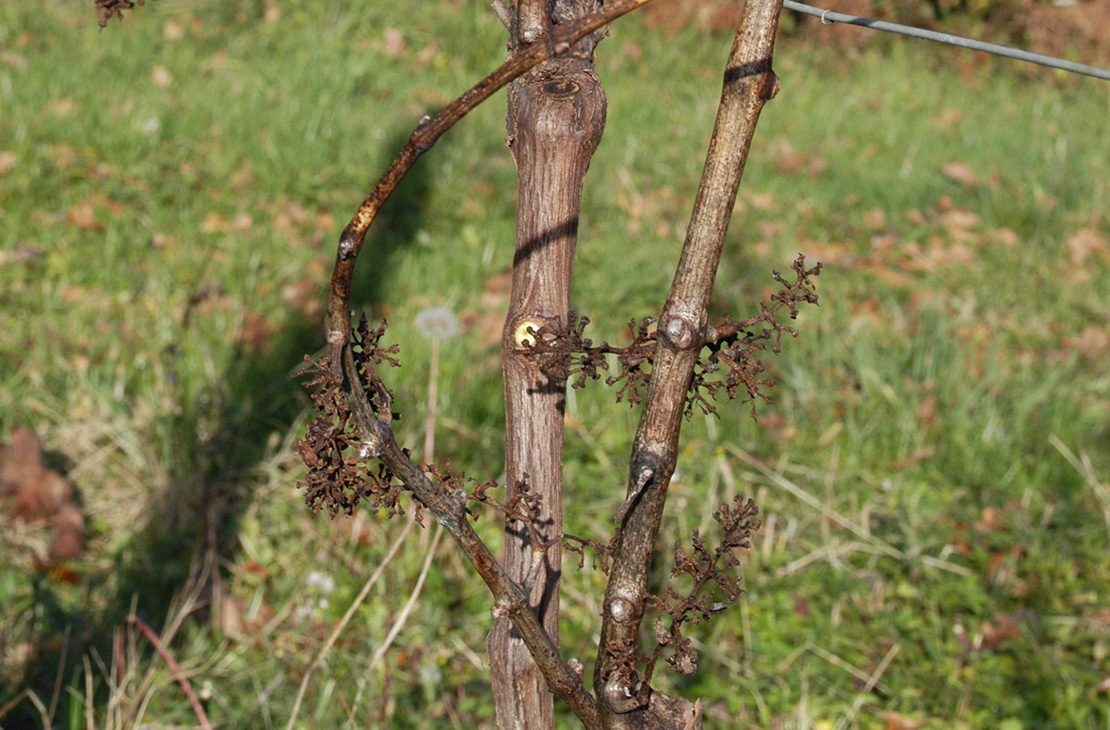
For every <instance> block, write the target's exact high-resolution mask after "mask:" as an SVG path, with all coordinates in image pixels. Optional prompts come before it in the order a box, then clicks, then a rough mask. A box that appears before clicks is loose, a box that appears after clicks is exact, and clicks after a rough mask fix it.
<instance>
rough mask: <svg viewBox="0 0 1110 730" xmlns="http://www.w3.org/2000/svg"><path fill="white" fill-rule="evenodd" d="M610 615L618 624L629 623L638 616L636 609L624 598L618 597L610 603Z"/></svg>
mask: <svg viewBox="0 0 1110 730" xmlns="http://www.w3.org/2000/svg"><path fill="white" fill-rule="evenodd" d="M609 615H610V616H612V617H613V620H614V621H616V622H617V623H620V624H623V623H627V622H628V621H631V620H632V619H633V618H634V617H635V616H636V607H635V606H633V605H632V601H630V600H628V599H627V598H625V597H624V596H617V597H616V598H614V599H613V600H612V601H611V602H610V603H609Z"/></svg>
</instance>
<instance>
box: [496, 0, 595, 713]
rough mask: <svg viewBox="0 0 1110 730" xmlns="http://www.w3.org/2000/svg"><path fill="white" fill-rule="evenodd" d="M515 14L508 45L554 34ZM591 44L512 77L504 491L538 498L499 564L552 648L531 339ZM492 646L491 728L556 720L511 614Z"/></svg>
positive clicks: (553, 522) (545, 302) (548, 407)
mask: <svg viewBox="0 0 1110 730" xmlns="http://www.w3.org/2000/svg"><path fill="white" fill-rule="evenodd" d="M566 6H567V7H564V8H556V19H557V20H558V19H560V17H559V12H558V11H560V10H561V11H562V12H563V13H565V14H566V18H567V19H568V20H570V19H573V17H575V15H576V14H585V13H586V12H589V11H591V10H593V9H594V7H595V3H594V2H593V0H585V1H583V2H578V3H566ZM516 10H517V14H516V17H515V20H516V23H515V27H514V29H513V30H514V45H515V46H516V47H518V48H519V47H523V46H527V45H529V44H531V43H539V42H542V40H543V38H544V37H545V36H547V35H548V34H549V32H550V30H551V26H550V20H548V18H549V17H550V13H551V10H549V8H548V5H547V2H546V0H544V1H543V2H534V1H533V0H520V3H519V4H518V6H517V8H516ZM545 21H546V22H545ZM593 46H594V41H593V39H591V38H586V39H584V40H583V41H582V42H580V43H579V44H578V45H577V46H576V47H575V48H573V49H571V51H570V53H568V54H567V55H566V56H564V57H562V58H559V59H554V60H550V61H545V62H543V63H541V64H540V65H538V66H536V67H535V68H533V69H532V70H531V71H529V72H528V73H527V74H525V75H523V76H521V77H520V78H518V79H517V80H516V81H514V82H513V84H512V85H511V86H510V87H509V112H508V119H507V128H508V139H507V142H508V145H509V148H510V149H511V151H512V154H513V159H514V161H515V162H516V166H517V174H518V181H519V188H518V190H519V202H518V211H517V241H516V255H515V257H514V260H513V286H512V293H511V298H510V304H509V312H508V316H507V318H506V320H505V329H504V333H503V337H502V347H501V351H502V362H503V365H502V369H503V374H504V389H505V417H506V434H505V481H506V490H507V498H508V499H512V497H513V495H514V494H515V493H516V491H517V490H518V489H519V488H520V487H521V485H524V484H526V485H527V488H528V490H529V492H530V493H531V494H533V495H536V496H538V497H539V499H540V510H539V516H538V519H537V520H536V521H535V523H534V526H535V527H537V528H538V530H536V531H534V532H537V533H538V537H539V539H540V541H541V544H539V545H535V544H532V536H530V534H529V532H528V531H526V530H524V529H523V527H522V526H521V525H519V524H507V525H506V531H505V569H506V571H507V572H508V574H509V575H510V576H511V577H512V578H513V579H514V580H516V581H518V582H519V583H521V584H522V585H523V584H527V583H528V582H529V581H531V582H530V588H531V593H530V596H529V601H530V605H531V606H532V608H533V610H534V611H535V612H536V613H537V615H538V616H539V617H540V620H541V623H542V625H543V626H544V628H545V629H546V630H547V633H548V635H549V636H550V637H551V638H552V640H553V641H554V643H555V644H556V645H558V631H559V625H558V620H559V574H560V564H561V538H562V530H563V514H562V454H563V412H564V406H565V394H566V382H565V381H564V380H561V379H555V378H551V377H549V376H548V375H547V374H546V373H544V372H542V370H541V369H540V367H539V365H538V364H537V362H536V361H535V358H533V357H531V356H530V355H529V352H528V347H527V345H528V344H529V343H530V341H531V340H534V339H535V336H534V333H535V332H537V331H539V330H540V329H541V328H543V327H544V326H545V325H546V326H547V327H548V328H550V329H551V330H558V329H560V328H561V327H562V326H564V325H565V324H566V322H567V314H568V309H569V302H570V285H571V275H572V271H573V266H574V252H575V245H576V243H577V237H578V214H579V208H580V203H581V197H582V183H583V180H584V179H585V175H586V171H587V169H588V168H589V164H590V158H591V156H592V155H593V152H594V150H595V149H596V148H597V144H598V142H599V141H600V139H601V133H602V130H603V128H604V124H605V95H604V92H603V91H602V88H601V83H600V81H599V80H598V78H597V76H596V75H595V74H594V72H593V67H592V63H591V56H592V50H593ZM530 333H531V334H530ZM535 561H542V564H540V565H537V564H536V562H535ZM530 576H532V577H530ZM489 651H490V677H491V681H492V684H493V694H494V701H495V703H496V706H497V723H498V727H500V728H502V729H503V730H506V729H508V728H514V729H517V728H530V729H537V730H538V729H541V728H543V729H546V728H550V727H552V724H553V717H552V716H553V708H552V698H551V693H550V692H549V691H548V688H547V684H546V682H545V681H544V678H543V676H542V674H541V673H540V670H539V668H538V667H537V666H536V663H535V661H534V660H533V658H532V655H531V654H530V652H529V650H528V647H527V646H526V645H525V644H524V642H523V640H522V639H521V637H520V636H519V635H517V633H516V632H515V631H514V630H513V629H512V627H511V625H510V624H509V622H508V620H507V619H498V620H497V621H495V623H494V627H493V630H492V631H491V633H490V637H489Z"/></svg>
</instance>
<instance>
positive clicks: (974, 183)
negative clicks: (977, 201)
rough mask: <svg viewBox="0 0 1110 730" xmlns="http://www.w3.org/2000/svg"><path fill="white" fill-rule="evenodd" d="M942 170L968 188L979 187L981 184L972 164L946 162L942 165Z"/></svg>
mask: <svg viewBox="0 0 1110 730" xmlns="http://www.w3.org/2000/svg"><path fill="white" fill-rule="evenodd" d="M940 172H941V174H942V175H944V176H945V177H946V178H948V179H949V180H951V181H952V182H954V183H956V184H958V185H963V186H964V187H966V188H977V187H979V185H980V184H981V183H980V182H979V178H978V177H977V176H976V175H975V172H974V171H973V170H972V169H971V166H970V165H968V164H967V163H965V162H946V163H944V164H943V165H941V167H940Z"/></svg>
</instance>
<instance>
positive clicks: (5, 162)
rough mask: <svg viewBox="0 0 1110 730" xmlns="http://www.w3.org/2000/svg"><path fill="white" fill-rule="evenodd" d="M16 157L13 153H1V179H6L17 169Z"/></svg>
mask: <svg viewBox="0 0 1110 730" xmlns="http://www.w3.org/2000/svg"><path fill="white" fill-rule="evenodd" d="M15 163H16V156H15V153H13V152H0V177H4V176H5V175H7V174H8V173H9V172H11V171H12V169H13V168H14V167H15Z"/></svg>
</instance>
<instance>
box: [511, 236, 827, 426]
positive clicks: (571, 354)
mask: <svg viewBox="0 0 1110 730" xmlns="http://www.w3.org/2000/svg"><path fill="white" fill-rule="evenodd" d="M792 269H793V270H794V274H795V279H794V281H793V282H790V281H787V280H786V279H785V278H784V277H783V276H782V275H781V274H780V273H779V272H778V271H774V272H772V276H773V278H774V280H775V281H777V282H778V283H779V284H781V285H782V289H781V290H780V291H778V292H776V293H774V294H772V295H771V302H770V303H769V304H768V303H767V302H761V303H760V313H759V314H757V315H755V316H754V317H749V318H748V319H745V320H741V321H738V322H734V321H732V320H731V319H728V318H726V319H725V322H724V323H722V324H720V325H716V326H711V327H709V328H707V331H706V333H705V342H704V345H705V347H704V351H703V356H702V359H701V360H699V362H698V364H697V367H695V369H694V375H693V378H692V380H691V382H690V388H689V393H688V395H687V402H686V418H687V420H689V419H690V417H691V416H692V415H693V412H694V408H695V407H697V408H700V409H701V410H702V411H703V412H704V413H706V414H710V413H716V412H717V409H716V407H715V406H714V405H713V404H712V403H711V402H710V399H712V398H714V397H716V395H717V393H718V392H719V391H720V389H721V388H722V387H723V388H724V390H725V393H726V394H727V395H728V397H729V399H730V400H731V399H733V398H735V397H736V393H737V391H738V390H739V389H740V386H743V387H744V391H745V392H746V393H747V396H748V400H749V401H750V402H751V404H752V406H751V412H752V417H753V418H754V417H755V415H756V402H757V401H758V400H762V401H764V402H765V403H773V402H774V401H773V399H772V398H771V396H769V395H767V394H766V393H764V392H763V391H762V390H761V388H764V387H766V388H771V387H774V385H775V381H774V379H773V378H760V375H761V374H762V373H763V372H764V369H765V367H764V365H763V362H762V361H761V360H760V359H759V357H758V355H759V353H760V352H762V351H764V350H766V349H767V344H768V343H772V344H771V351H772V352H774V353H776V354H777V353H778V352H779V351H780V350H781V349H782V336H783V333H788V334H790V335H791V336H792V337H797V336H798V331H797V330H796V329H794V328H793V327H790V326H788V325H785V324H782V323H781V322H779V321H778V319H777V318H776V316H777V314H778V312H779V311H780V310H782V309H783V308H785V309H786V310H787V312H788V313H789V315H790V318H791V319H794V318H796V317H797V316H798V304H799V303H805V304H817V292H816V288H815V286H814V284H813V281H812V280H811V277H814V276H818V275H819V274H820V273H821V264H817V265H816V266H814V267H812V268H809V269H807V268H806V266H805V256H803V255H799V256H798V258H797V259H796V260H795V261H794V263H793V264H792ZM589 323H590V319H589V317H584V316H579V315H578V313H576V312H571V313H570V317H569V318H568V321H567V325H566V327H563V328H561V329H557V330H556V329H552V328H549V327H546V326H545V327H543V328H541V329H540V331H539V332H535V331H533V330H531V329H530V330H529V331H528V332H529V334H531V335H533V339H532V340H531V342H532V343H534V344H532V345H531V349H532V352H533V354H534V357H535V358H536V359H537V361H538V362H539V364H540V367H541V368H542V369H543V371H544V372H545V373H546V374H547V376H548V377H549V378H551V379H552V380H555V381H557V382H562V381H567V382H569V384H570V385H571V387H574V388H581V387H583V386H584V385H585V384H586V381H587V380H599V379H600V378H601V371H608V370H609V359H608V357H607V356H608V355H615V356H616V358H617V362H618V363H619V364H620V373H619V374H617V375H612V376H609V377H607V378H606V379H605V384H606V385H615V384H617V383H621V387H620V389H619V390H618V391H617V401H618V402H619V401H621V400H627V401H628V403H629V405H632V404H636V403H640V402H641V401H642V400H643V390H644V389H645V388H646V387H647V384H648V382H649V381H650V379H651V363H652V358H653V356H654V354H655V341H656V332H655V329H653V327H652V325H653V324H654V323H655V320H654V319H653V318H650V317H648V318H646V319H644V320H643V321H642V322H640V323H639V325H637V324H636V320H632V321H630V322H629V323H628V331H629V335H630V336H631V338H632V344H630V345H628V346H627V347H614V346H612V345H610V344H609V343H608V342H602V343H601V344H600V345H596V346H595V345H594V344H593V341H592V340H590V339H588V338H586V337H585V336H584V332H585V329H586V325H588V324H589ZM757 328H758V329H757ZM722 364H723V365H724V366H725V368H726V370H727V374H726V375H725V376H724V377H723V378H720V377H713V374H714V373H717V372H718V371H719V370H720V366H721V365H722Z"/></svg>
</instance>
